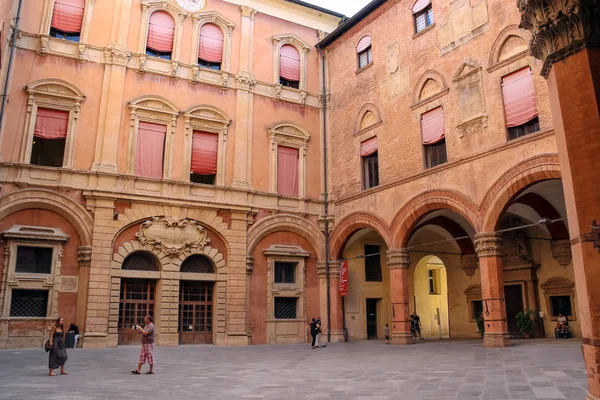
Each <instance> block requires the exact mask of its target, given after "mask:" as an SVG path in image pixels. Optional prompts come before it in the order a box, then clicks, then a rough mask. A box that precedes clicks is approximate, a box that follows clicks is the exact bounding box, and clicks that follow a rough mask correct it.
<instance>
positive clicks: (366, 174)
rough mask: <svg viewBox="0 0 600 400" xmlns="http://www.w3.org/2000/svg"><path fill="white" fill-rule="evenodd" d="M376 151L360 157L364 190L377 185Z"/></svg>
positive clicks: (377, 164)
mask: <svg viewBox="0 0 600 400" xmlns="http://www.w3.org/2000/svg"><path fill="white" fill-rule="evenodd" d="M377 153H378V152H375V153H373V154H371V155H370V156H367V157H363V158H362V160H363V186H364V190H367V189H370V188H373V187H375V186H379V157H378V154H377Z"/></svg>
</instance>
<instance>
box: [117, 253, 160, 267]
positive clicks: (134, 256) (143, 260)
mask: <svg viewBox="0 0 600 400" xmlns="http://www.w3.org/2000/svg"><path fill="white" fill-rule="evenodd" d="M122 268H123V269H126V270H129V271H158V263H157V262H156V260H155V259H154V257H153V256H152V255H150V254H149V253H147V252H145V251H136V252H134V253H131V254H130V255H128V256H127V258H126V259H125V261H123V266H122Z"/></svg>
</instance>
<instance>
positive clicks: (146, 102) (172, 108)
mask: <svg viewBox="0 0 600 400" xmlns="http://www.w3.org/2000/svg"><path fill="white" fill-rule="evenodd" d="M129 108H130V109H135V110H136V111H137V110H138V109H141V110H148V111H158V112H163V113H168V114H177V115H179V109H178V108H177V106H176V105H175V103H173V102H172V101H171V100H168V99H167V98H165V97H162V96H156V95H144V96H140V97H138V98H136V99H134V100H132V101H131V102H129Z"/></svg>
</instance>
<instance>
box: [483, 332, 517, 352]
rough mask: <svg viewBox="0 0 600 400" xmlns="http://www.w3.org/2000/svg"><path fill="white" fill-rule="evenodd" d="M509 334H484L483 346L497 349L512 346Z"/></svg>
mask: <svg viewBox="0 0 600 400" xmlns="http://www.w3.org/2000/svg"><path fill="white" fill-rule="evenodd" d="M507 336H508V335H507V334H504V333H501V334H487V333H485V334H484V335H483V347H485V348H486V349H496V348H501V347H510V346H511V344H510V340H509V339H508V337H507Z"/></svg>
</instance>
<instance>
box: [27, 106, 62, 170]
mask: <svg viewBox="0 0 600 400" xmlns="http://www.w3.org/2000/svg"><path fill="white" fill-rule="evenodd" d="M68 127H69V112H68V111H64V110H54V109H51V108H42V107H38V110H37V115H36V118H35V127H34V130H33V144H32V146H31V160H30V163H31V164H34V165H44V166H46V167H62V166H63V162H64V156H65V144H66V139H67V130H68Z"/></svg>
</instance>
